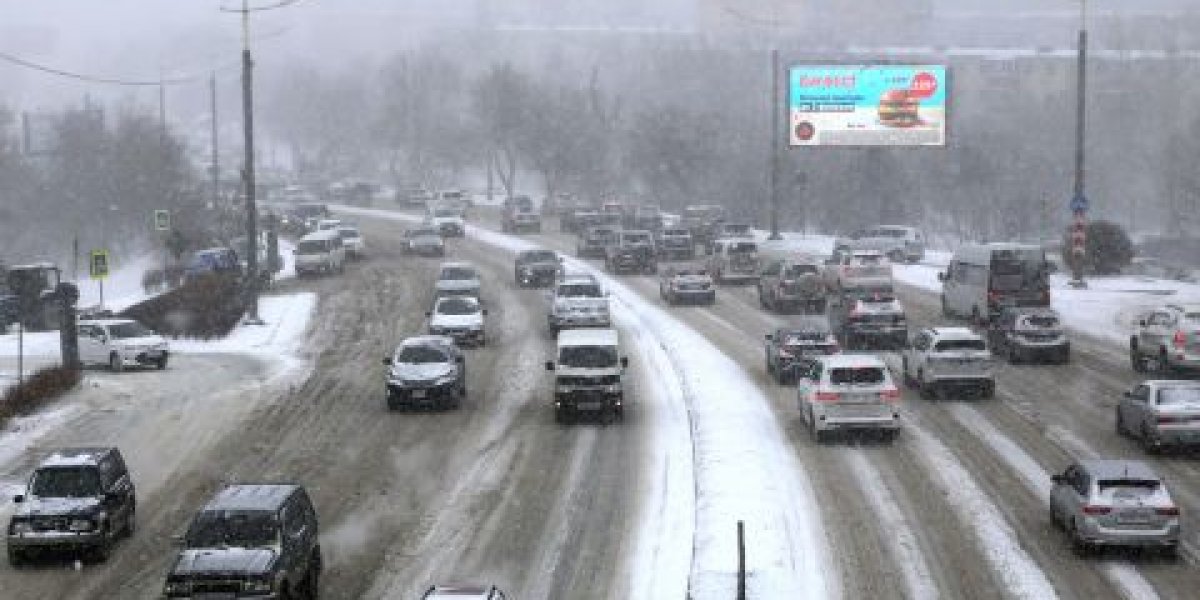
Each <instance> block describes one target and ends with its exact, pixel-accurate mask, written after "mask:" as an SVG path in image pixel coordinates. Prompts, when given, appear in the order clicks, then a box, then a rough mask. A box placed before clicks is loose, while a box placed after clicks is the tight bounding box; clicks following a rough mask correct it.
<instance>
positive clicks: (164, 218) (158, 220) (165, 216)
mask: <svg viewBox="0 0 1200 600" xmlns="http://www.w3.org/2000/svg"><path fill="white" fill-rule="evenodd" d="M154 229H156V230H158V231H169V230H170V229H171V211H169V210H163V209H159V210H156V211H154Z"/></svg>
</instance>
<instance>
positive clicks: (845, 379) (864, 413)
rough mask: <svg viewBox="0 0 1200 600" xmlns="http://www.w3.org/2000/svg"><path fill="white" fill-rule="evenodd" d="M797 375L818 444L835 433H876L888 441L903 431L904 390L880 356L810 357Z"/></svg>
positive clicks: (803, 413)
mask: <svg viewBox="0 0 1200 600" xmlns="http://www.w3.org/2000/svg"><path fill="white" fill-rule="evenodd" d="M796 375H797V387H796V394H797V398H798V401H799V409H800V415H801V418H802V419H803V420H804V423H805V424H806V425H807V426H808V430H809V432H810V433H811V434H812V437H813V439H814V440H815V441H816V442H817V443H823V442H825V441H827V440H828V439H829V436H830V434H831V433H832V432H835V431H851V430H870V431H876V432H879V433H880V434H881V435H882V436H883V438H884V440H885V441H888V442H891V441H892V440H894V439H895V438H896V436H897V435H898V434H899V432H900V407H899V404H900V390H899V389H897V388H896V385H895V384H894V383H892V376H891V373H890V372H889V371H888V368H887V365H885V364H883V361H882V360H881V359H880V358H879V357H877V356H874V355H871V354H834V355H830V356H820V357H809V358H804V359H802V361H801V362H800V364H799V365H798V366H797V367H796Z"/></svg>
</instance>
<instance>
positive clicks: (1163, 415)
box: [1117, 380, 1200, 453]
mask: <svg viewBox="0 0 1200 600" xmlns="http://www.w3.org/2000/svg"><path fill="white" fill-rule="evenodd" d="M1117 433H1118V434H1120V435H1129V436H1133V437H1135V438H1137V440H1138V441H1139V442H1141V444H1142V448H1144V449H1145V450H1146V452H1151V453H1153V452H1157V451H1158V450H1159V449H1161V448H1163V447H1164V446H1200V381H1155V380H1151V381H1143V382H1142V383H1139V384H1138V385H1136V386H1134V387H1133V389H1132V390H1129V391H1127V392H1125V396H1124V397H1123V398H1121V401H1120V402H1118V403H1117Z"/></svg>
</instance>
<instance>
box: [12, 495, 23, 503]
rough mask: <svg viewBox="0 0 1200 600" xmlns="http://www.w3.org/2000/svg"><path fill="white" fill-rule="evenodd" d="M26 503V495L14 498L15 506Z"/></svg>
mask: <svg viewBox="0 0 1200 600" xmlns="http://www.w3.org/2000/svg"><path fill="white" fill-rule="evenodd" d="M24 501H25V494H17V495H16V496H13V504H20V503H22V502H24Z"/></svg>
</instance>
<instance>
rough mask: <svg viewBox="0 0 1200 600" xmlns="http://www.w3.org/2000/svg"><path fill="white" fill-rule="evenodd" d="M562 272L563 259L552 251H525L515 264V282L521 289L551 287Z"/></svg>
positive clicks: (518, 256) (519, 255)
mask: <svg viewBox="0 0 1200 600" xmlns="http://www.w3.org/2000/svg"><path fill="white" fill-rule="evenodd" d="M561 272H562V258H560V257H559V256H558V254H556V253H555V252H554V251H552V250H525V251H523V252H521V253H520V254H517V260H516V262H515V263H514V264H513V280H515V281H516V282H517V285H518V286H519V287H523V288H527V287H536V288H543V287H550V286H552V285H554V282H555V281H557V280H558V275H559V273H561Z"/></svg>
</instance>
